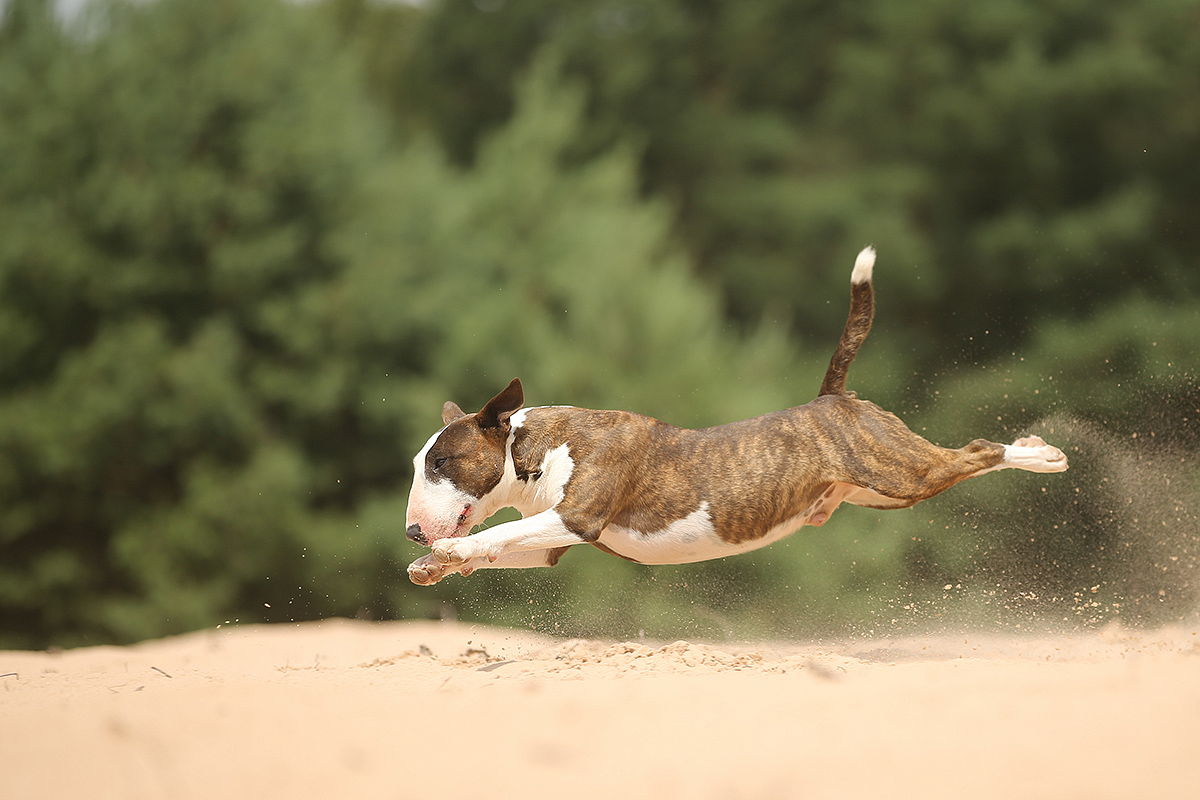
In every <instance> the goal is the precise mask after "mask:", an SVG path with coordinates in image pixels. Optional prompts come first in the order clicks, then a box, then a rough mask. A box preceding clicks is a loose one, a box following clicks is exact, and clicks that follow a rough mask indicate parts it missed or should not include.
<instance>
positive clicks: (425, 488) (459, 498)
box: [404, 428, 475, 542]
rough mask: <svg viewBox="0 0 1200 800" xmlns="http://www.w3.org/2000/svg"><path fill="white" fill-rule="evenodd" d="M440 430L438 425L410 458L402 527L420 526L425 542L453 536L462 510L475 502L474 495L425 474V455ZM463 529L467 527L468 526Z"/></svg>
mask: <svg viewBox="0 0 1200 800" xmlns="http://www.w3.org/2000/svg"><path fill="white" fill-rule="evenodd" d="M444 430H446V429H445V428H442V429H441V430H439V431H438V432H437V433H435V434H434V435H433V436H430V437H429V441H427V442H425V446H424V447H422V448H421V452H419V453H417V455H416V457H415V458H413V485H412V490H411V491H410V492H409V493H408V508H407V510H406V511H405V513H404V527H405V528H407V527H408V526H410V525H413V524H417V525H420V526H421V533H422V534H423V535H424V536H425V539H426V540H427V541H429V542H433V541H436V540H438V539H444V538H446V537H447V536H455V535H457V533H458V532H459V528H460V527H462V526H461V525H459V523H458V520H459V516H460V515H461V514H462V513H463V509H464V508H470V507H472V506H473V505H474V504H475V498H473V497H471V496H470V495H468V494H467V493H466V492H463V491H461V490H459V489H458V487H456V486H455V485H454V484H452V483H451V482H450V481H430V480H429V479H428V478H426V477H425V457H426V456H427V455H428V454H429V448H431V447H433V444H434V442H436V441H437V440H438V437H439V436H441V435H442V431H444ZM468 521H469V520H468ZM466 530H470V527H467V528H466Z"/></svg>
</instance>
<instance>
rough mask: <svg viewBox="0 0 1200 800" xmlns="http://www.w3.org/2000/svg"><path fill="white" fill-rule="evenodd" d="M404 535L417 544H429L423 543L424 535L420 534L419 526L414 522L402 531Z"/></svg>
mask: <svg viewBox="0 0 1200 800" xmlns="http://www.w3.org/2000/svg"><path fill="white" fill-rule="evenodd" d="M404 535H405V536H407V537H408V538H409V539H411V540H412V541H414V542H416V543H417V544H429V542H427V541H425V534H423V533H421V526H420V525H419V524H417V523H416V522H414V523H413V524H412V525H409V526H408V529H407V530H405V531H404Z"/></svg>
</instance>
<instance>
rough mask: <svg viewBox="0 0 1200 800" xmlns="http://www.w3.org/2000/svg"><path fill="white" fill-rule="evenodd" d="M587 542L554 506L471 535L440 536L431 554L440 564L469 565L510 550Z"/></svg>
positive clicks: (503, 554)
mask: <svg viewBox="0 0 1200 800" xmlns="http://www.w3.org/2000/svg"><path fill="white" fill-rule="evenodd" d="M584 542H585V539H584V538H583V537H581V536H580V535H579V534H577V533H574V532H573V531H571V530H570V529H569V528H567V526H566V525H564V524H563V521H562V518H561V517H560V516H559V515H558V512H557V511H556V510H555V509H553V508H551V509H549V510H547V511H543V512H541V513H539V514H533V515H532V516H529V517H525V518H524V519H518V520H514V521H512V522H505V523H502V524H500V525H496V526H494V527H492V528H488V529H487V530H484V531H480V532H479V533H474V534H471V535H470V536H463V537H459V538H453V539H439V540H438V541H436V542H434V543H433V552H432V553H430V556H432V557H433V559H434V561H436V562H437V563H439V564H445V565H449V566H451V567H461V566H464V565H466V566H470V565H471V562H472V561H473V560H475V559H485V560H486V561H488V562H495V561H496V560H497V559H499V558H501V557H503V556H507V555H509V554H515V553H524V552H528V551H530V550H549V549H554V548H558V547H569V546H571V545H575V544H583V543H584ZM455 571H458V570H455Z"/></svg>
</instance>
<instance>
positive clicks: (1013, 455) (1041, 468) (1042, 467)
mask: <svg viewBox="0 0 1200 800" xmlns="http://www.w3.org/2000/svg"><path fill="white" fill-rule="evenodd" d="M1004 466H1007V467H1015V468H1017V469H1023V470H1028V471H1029V472H1063V471H1065V470H1066V469H1067V454H1066V453H1064V452H1063V451H1062V450H1059V449H1058V448H1057V447H1055V446H1054V445H1049V444H1046V442H1045V440H1044V439H1042V437H1040V436H1025V437H1022V438H1020V439H1017V440H1016V441H1015V442H1013V443H1012V444H1010V445H1006V446H1005V448H1004Z"/></svg>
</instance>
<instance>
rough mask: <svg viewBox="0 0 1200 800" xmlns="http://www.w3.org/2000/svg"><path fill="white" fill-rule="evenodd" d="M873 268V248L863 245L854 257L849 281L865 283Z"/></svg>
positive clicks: (869, 277)
mask: <svg viewBox="0 0 1200 800" xmlns="http://www.w3.org/2000/svg"><path fill="white" fill-rule="evenodd" d="M873 269H875V248H874V247H864V248H863V249H862V252H861V253H859V254H858V258H856V259H854V272H851V273H850V282H851V283H867V282H869V281H870V280H871V271H872V270H873Z"/></svg>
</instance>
